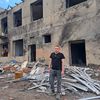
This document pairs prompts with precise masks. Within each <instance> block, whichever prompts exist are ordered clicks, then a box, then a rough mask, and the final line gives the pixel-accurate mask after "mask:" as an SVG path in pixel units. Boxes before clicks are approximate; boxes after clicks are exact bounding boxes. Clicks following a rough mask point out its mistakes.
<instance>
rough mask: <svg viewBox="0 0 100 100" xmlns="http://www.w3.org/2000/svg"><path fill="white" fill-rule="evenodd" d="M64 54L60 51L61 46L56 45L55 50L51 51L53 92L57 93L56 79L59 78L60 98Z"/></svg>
mask: <svg viewBox="0 0 100 100" xmlns="http://www.w3.org/2000/svg"><path fill="white" fill-rule="evenodd" d="M64 59H65V57H64V55H63V54H62V53H61V52H60V47H59V46H56V47H55V52H53V53H51V55H50V64H49V69H50V78H49V82H50V86H51V92H52V93H55V89H54V80H55V78H56V79H57V95H56V96H59V98H60V93H61V74H62V75H63V74H64Z"/></svg>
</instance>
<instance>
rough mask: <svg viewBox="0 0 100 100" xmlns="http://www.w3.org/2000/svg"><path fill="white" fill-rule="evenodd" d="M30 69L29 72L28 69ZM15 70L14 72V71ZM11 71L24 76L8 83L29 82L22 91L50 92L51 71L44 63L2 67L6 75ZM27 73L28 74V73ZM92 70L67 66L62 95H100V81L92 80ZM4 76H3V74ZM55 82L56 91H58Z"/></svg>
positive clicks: (11, 64) (0, 66)
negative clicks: (88, 93) (72, 92)
mask: <svg viewBox="0 0 100 100" xmlns="http://www.w3.org/2000/svg"><path fill="white" fill-rule="evenodd" d="M29 67H32V68H30V70H28V69H27V68H29ZM12 69H13V70H12ZM7 70H10V72H12V73H13V74H14V75H15V73H16V72H20V71H21V72H22V73H23V75H22V76H21V77H18V78H17V79H15V78H13V79H12V80H9V81H7V82H19V81H23V80H24V81H29V83H28V84H27V86H25V87H24V88H23V89H20V91H27V90H28V91H29V90H32V89H35V90H36V91H37V92H42V93H48V94H49V90H50V84H49V70H48V65H46V64H45V63H44V62H39V61H37V62H34V63H28V62H27V61H25V62H23V63H22V64H21V63H18V62H15V61H12V62H10V63H9V64H7V65H5V64H1V65H0V73H3V74H5V71H7ZM27 70H28V71H27ZM26 72H27V73H26ZM91 73H92V70H91V69H90V68H87V67H84V68H83V67H76V66H65V75H64V76H63V77H62V89H61V91H62V95H65V94H66V92H67V91H68V90H69V91H74V92H80V90H81V91H84V92H92V93H95V94H97V95H99V94H100V81H98V80H94V79H92V78H91ZM1 75H2V74H1ZM56 83H57V82H56V80H55V89H56Z"/></svg>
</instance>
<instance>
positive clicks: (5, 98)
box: [0, 68, 100, 100]
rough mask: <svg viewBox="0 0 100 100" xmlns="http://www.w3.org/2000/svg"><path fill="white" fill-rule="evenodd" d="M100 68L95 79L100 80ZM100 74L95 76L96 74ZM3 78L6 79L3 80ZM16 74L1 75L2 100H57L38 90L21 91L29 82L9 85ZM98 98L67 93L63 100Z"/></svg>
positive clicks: (84, 94)
mask: <svg viewBox="0 0 100 100" xmlns="http://www.w3.org/2000/svg"><path fill="white" fill-rule="evenodd" d="M98 69H100V68H94V69H93V70H94V73H93V78H95V79H98V80H100V75H99V73H100V70H98ZM96 72H97V73H98V74H97V76H95V73H96ZM2 77H5V78H3V79H2ZM12 77H14V74H8V73H7V74H1V75H0V100H56V99H55V96H50V95H47V94H45V93H38V92H37V91H36V90H30V91H21V89H24V88H25V86H27V84H28V83H29V81H20V82H15V83H14V82H13V83H8V82H7V81H9V80H11V79H12ZM91 96H96V94H94V93H89V92H83V91H79V92H72V91H67V93H66V95H65V96H62V98H61V100H79V99H80V98H84V97H91ZM96 100H99V99H96Z"/></svg>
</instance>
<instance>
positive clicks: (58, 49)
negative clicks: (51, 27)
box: [55, 45, 61, 53]
mask: <svg viewBox="0 0 100 100" xmlns="http://www.w3.org/2000/svg"><path fill="white" fill-rule="evenodd" d="M60 50H61V48H60V46H59V45H56V46H55V53H59V52H60Z"/></svg>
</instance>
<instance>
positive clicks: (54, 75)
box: [49, 69, 61, 93]
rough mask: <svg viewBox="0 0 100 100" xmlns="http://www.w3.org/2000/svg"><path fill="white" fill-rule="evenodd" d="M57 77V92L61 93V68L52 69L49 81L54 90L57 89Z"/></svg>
mask: <svg viewBox="0 0 100 100" xmlns="http://www.w3.org/2000/svg"><path fill="white" fill-rule="evenodd" d="M55 78H56V80H57V93H61V70H53V69H51V71H50V77H49V82H50V87H51V90H52V91H55V89H54V80H55Z"/></svg>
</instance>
